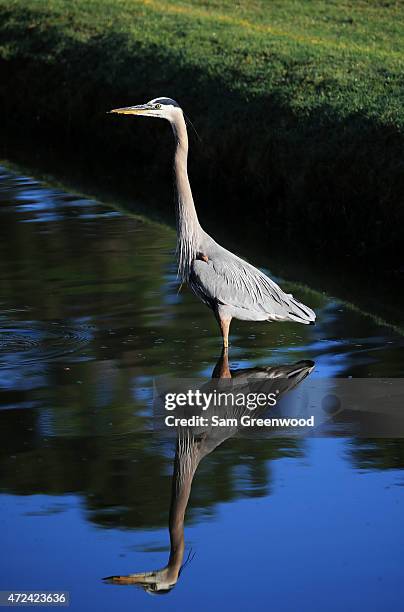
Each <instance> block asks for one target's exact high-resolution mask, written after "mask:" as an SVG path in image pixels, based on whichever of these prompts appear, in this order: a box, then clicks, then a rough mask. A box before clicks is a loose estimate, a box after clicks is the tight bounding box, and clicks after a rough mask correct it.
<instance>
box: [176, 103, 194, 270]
mask: <svg viewBox="0 0 404 612" xmlns="http://www.w3.org/2000/svg"><path fill="white" fill-rule="evenodd" d="M172 128H173V131H174V137H175V140H176V149H175V157H174V172H175V182H176V188H177V206H176V214H177V238H178V242H177V256H178V274H179V275H180V276H181V278H182V280H187V279H188V277H189V273H190V266H191V262H192V260H193V259H194V258H195V255H196V253H197V250H198V241H199V237H200V233H201V226H200V225H199V221H198V216H197V214H196V210H195V204H194V199H193V197H192V191H191V185H190V184H189V179H188V171H187V161H188V134H187V128H186V125H185V121H184V117H183V115H182V113H181V115H180V116H179V117H178V119H177V120H176V121H175V123H172Z"/></svg>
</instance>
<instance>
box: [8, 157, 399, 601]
mask: <svg viewBox="0 0 404 612" xmlns="http://www.w3.org/2000/svg"><path fill="white" fill-rule="evenodd" d="M0 217H1V226H0V238H1V240H0V256H1V257H0V288H1V293H0V308H1V310H0V508H1V510H0V513H1V514H0V521H1V527H2V550H3V551H6V554H3V555H2V556H1V563H0V566H1V567H0V588H1V589H9V588H11V589H46V590H54V589H66V590H69V591H70V592H71V596H72V604H71V609H73V610H80V611H81V610H88V609H97V610H111V609H119V610H129V609H134V608H135V609H140V610H149V609H152V608H156V607H160V608H164V609H167V610H176V611H177V610H182V609H185V608H191V609H194V610H202V609H203V610H206V608H207V607H208V608H210V609H212V610H216V609H226V607H229V608H231V609H234V610H245V609H247V608H249V607H252V606H255V607H258V609H260V608H261V607H262V608H264V609H272V608H273V609H274V610H277V612H278V611H283V610H284V611H285V612H289V611H291V612H295V610H299V611H304V610H310V611H313V610H358V609H366V610H370V611H375V612H376V611H379V610H382V609H383V610H384V609H390V610H400V609H402V600H403V595H404V587H403V580H402V573H403V570H402V567H403V559H404V534H403V529H402V525H403V520H402V516H403V503H404V444H403V443H402V441H401V440H373V441H366V440H357V439H354V438H348V437H346V436H341V437H336V438H332V437H327V438H321V439H320V438H318V439H316V438H313V439H303V440H302V439H300V440H293V439H285V440H282V441H279V440H274V439H269V440H257V439H229V440H227V441H225V442H224V443H223V444H222V445H221V446H219V447H218V448H217V449H216V450H214V452H212V453H211V454H209V455H208V456H207V457H205V458H204V459H203V460H202V461H201V463H200V465H199V467H198V469H197V471H196V475H195V478H194V481H193V485H192V493H191V497H190V501H189V505H188V509H187V515H186V517H187V519H186V523H185V541H186V555H185V558H186V556H187V554H188V552H189V551H190V550H192V554H193V553H195V556H194V558H193V559H192V561H191V562H190V563H188V564H187V566H186V567H185V568H184V570H183V572H182V574H181V576H180V579H179V581H178V583H177V585H176V586H175V588H174V589H173V590H172V591H171V592H170V593H169V594H167V595H163V596H160V597H158V596H153V597H152V596H150V595H148V594H147V593H145V592H144V591H143V590H141V589H139V588H136V587H134V586H115V585H106V584H103V583H102V581H101V578H102V577H103V576H107V575H111V574H127V573H131V572H139V571H146V570H152V569H156V568H161V567H163V566H164V565H165V563H166V561H167V558H168V554H169V538H168V530H167V524H168V511H169V504H170V490H171V489H170V488H171V474H172V468H173V454H174V449H173V445H170V444H165V443H162V442H160V441H159V440H158V439H156V437H155V436H154V435H153V434H151V433H150V428H149V423H150V398H151V387H152V384H153V379H154V377H155V376H159V375H162V374H164V375H165V374H167V373H169V374H170V375H172V376H180V377H186V376H199V375H205V376H208V377H209V376H210V375H211V373H212V369H213V367H214V365H215V363H216V360H217V358H218V356H219V340H218V338H217V330H216V324H215V322H214V320H213V317H211V314H210V313H209V312H208V310H207V309H205V308H204V307H203V306H202V305H201V304H199V303H198V302H197V301H196V300H195V299H194V298H193V296H192V295H190V294H189V293H188V292H187V291H181V292H180V293H178V285H177V282H176V279H175V265H174V263H173V248H174V235H173V232H172V231H171V230H168V229H167V228H165V227H163V226H159V225H156V224H150V223H148V222H146V221H145V220H143V219H140V218H136V217H127V216H125V215H124V214H122V213H119V212H117V211H115V210H113V209H110V208H107V207H106V206H103V205H100V204H98V203H97V202H95V201H93V200H86V199H85V198H82V197H81V196H75V195H74V194H66V193H65V192H63V191H62V190H61V189H53V188H52V187H44V186H43V185H41V184H40V183H38V182H36V181H35V180H34V179H31V178H29V177H19V176H17V175H15V174H13V173H11V172H9V171H7V170H6V169H4V168H3V169H2V173H1V175H0ZM293 291H294V289H293ZM297 291H299V289H297ZM301 292H303V293H300V297H302V298H303V299H304V300H305V301H307V303H309V304H310V305H312V306H313V307H315V308H316V310H317V312H318V314H319V322H318V324H317V325H316V326H315V327H310V328H306V327H303V326H297V325H293V324H292V325H288V324H286V325H284V326H282V325H265V324H255V325H253V324H251V325H250V324H243V323H236V324H235V325H234V329H233V332H234V333H233V336H232V347H231V359H230V361H231V366H232V367H233V368H241V369H242V368H247V367H256V366H258V365H260V366H266V365H270V364H271V365H272V364H278V365H279V364H288V363H293V362H295V361H299V360H301V359H311V360H314V361H315V363H316V369H315V371H314V372H313V373H312V374H311V376H312V377H313V378H314V377H318V378H321V377H331V376H341V377H348V376H353V377H361V378H366V377H387V376H388V377H398V376H401V364H402V358H403V342H402V338H401V336H399V335H398V334H397V333H396V332H394V331H392V330H391V329H389V328H386V327H383V326H381V325H380V324H379V323H378V321H377V320H376V319H372V318H369V317H364V316H362V315H361V313H360V312H358V311H353V310H350V309H349V307H348V306H347V305H345V304H342V303H340V302H338V300H336V299H334V298H327V297H326V296H323V295H321V294H313V292H310V291H309V290H308V291H307V295H304V290H301Z"/></svg>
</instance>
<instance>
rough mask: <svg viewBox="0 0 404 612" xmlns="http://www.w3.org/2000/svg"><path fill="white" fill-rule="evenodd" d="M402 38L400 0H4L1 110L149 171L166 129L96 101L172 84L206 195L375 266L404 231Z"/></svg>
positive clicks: (122, 169) (58, 139)
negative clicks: (195, 138) (192, 134)
mask: <svg viewBox="0 0 404 612" xmlns="http://www.w3.org/2000/svg"><path fill="white" fill-rule="evenodd" d="M403 39H404V4H403V2H393V1H392V2H388V1H365V0H357V1H350V2H348V1H346V0H334V1H331V0H329V1H326V0H306V1H304V0H301V1H299V0H278V1H276V0H274V1H271V2H269V1H265V0H246V1H243V2H233V1H230V0H217V1H214V0H209V1H208V0H207V1H205V2H203V1H197V0H188V1H179V0H71V1H70V2H68V3H67V2H64V1H63V0H46V1H45V0H14V1H9V0H8V1H7V2H6V1H5V0H0V77H1V79H2V88H1V92H0V104H1V113H2V116H3V118H4V117H6V118H7V120H8V123H9V125H10V126H11V127H12V129H13V130H17V129H19V128H21V127H22V128H23V129H24V130H25V129H27V128H30V130H33V129H34V132H32V131H31V134H32V133H34V134H35V138H39V139H41V140H52V141H53V143H54V145H55V146H56V147H60V148H62V147H63V148H65V149H67V150H68V151H70V152H72V153H73V154H74V153H75V152H77V154H79V152H78V151H77V150H78V149H80V150H81V151H80V154H81V155H83V159H84V161H85V160H86V151H88V152H89V154H88V155H87V158H88V156H89V155H90V153H91V155H92V156H94V155H96V156H98V155H100V156H101V155H102V156H107V158H108V159H109V161H110V166H111V167H112V166H114V165H115V166H117V167H118V170H117V171H116V172H117V173H116V174H115V176H120V177H121V178H123V177H124V176H125V177H127V176H131V175H132V173H133V172H134V165H135V164H136V166H137V168H138V170H137V172H138V174H145V173H147V172H150V165H153V166H154V167H153V176H154V178H155V177H156V172H157V171H158V170H159V169H161V171H162V172H161V175H162V176H163V175H164V176H165V174H166V173H167V168H168V166H169V164H168V163H167V159H168V158H169V157H170V146H169V145H170V144H171V141H170V139H169V137H168V136H167V135H166V134H164V137H163V136H162V131H161V125H158V126H156V125H153V126H152V125H151V123H153V122H146V121H144V122H139V123H137V124H136V125H134V123H133V120H130V119H129V120H126V121H125V120H122V119H121V118H119V119H118V120H116V119H111V118H110V117H107V116H106V115H105V111H106V110H108V109H109V108H111V107H114V106H116V105H125V104H127V103H132V104H133V103H138V102H142V101H145V100H147V99H150V98H152V97H155V96H158V95H169V96H171V97H174V98H176V99H178V100H179V102H180V103H181V104H182V106H183V107H184V109H185V110H186V112H187V113H188V114H189V115H190V117H191V118H192V121H193V123H194V124H195V125H196V127H197V130H198V132H199V134H200V135H201V138H202V144H201V145H200V146H198V148H197V150H195V147H194V149H193V152H192V158H191V174H192V177H193V180H194V182H195V186H196V189H197V190H198V189H199V190H200V191H201V193H202V194H203V195H204V196H205V197H206V200H205V199H204V202H205V201H206V204H205V203H204V206H209V202H211V206H212V207H214V208H215V210H217V209H218V208H220V210H221V212H222V216H223V218H224V219H226V218H229V217H231V216H233V217H234V216H237V219H238V223H239V226H240V227H247V226H248V227H254V226H257V227H258V226H260V227H261V231H262V227H265V235H266V236H267V239H268V243H269V244H273V243H275V242H279V241H280V240H279V237H281V242H282V243H283V245H284V247H286V248H290V246H291V245H295V246H296V245H297V246H299V248H300V247H302V246H304V247H306V248H309V249H315V250H316V252H317V251H318V252H321V253H324V254H327V256H328V258H329V259H328V260H330V259H337V258H339V257H340V256H341V255H348V256H350V257H351V259H354V260H357V259H358V258H361V257H365V258H366V259H367V261H373V262H374V261H376V260H380V259H381V258H383V257H389V256H390V257H391V255H392V253H395V254H397V249H401V245H402V241H403V237H404V236H403V235H404V230H403V227H404V223H403V221H404V214H403V201H402V200H403V193H404V179H403V175H404V172H403V171H404V164H403V144H404V139H403V133H404V108H403V100H404V79H403V68H404V53H403V45H402V41H403ZM155 123H158V122H155ZM146 124H147V125H146ZM111 172H112V170H111ZM212 194H220V206H219V207H218V206H217V199H216V201H213V196H212ZM208 195H209V197H207V196H208ZM401 252H402V250H401ZM393 265H394V266H395V265H399V264H398V263H397V259H395V260H394V264H393Z"/></svg>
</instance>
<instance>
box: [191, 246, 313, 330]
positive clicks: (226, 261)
mask: <svg viewBox="0 0 404 612" xmlns="http://www.w3.org/2000/svg"><path fill="white" fill-rule="evenodd" d="M190 283H191V287H192V289H193V290H194V291H195V292H196V293H197V294H198V295H199V296H200V297H201V298H202V299H203V300H204V301H205V302H206V303H208V304H210V305H212V302H214V303H219V304H226V305H229V306H233V307H235V308H241V309H246V310H248V311H250V312H255V313H257V314H258V315H261V314H262V315H266V317H264V318H268V319H269V320H274V321H276V320H278V321H282V320H288V319H289V320H294V321H299V322H300V323H310V322H312V321H314V320H315V318H316V317H315V314H314V312H313V311H312V310H311V309H310V308H308V307H307V306H304V305H303V304H301V303H300V302H298V301H297V300H295V298H294V297H293V296H292V295H291V294H289V293H284V291H282V289H281V288H280V287H279V286H278V285H277V284H276V283H275V282H274V281H273V280H271V279H270V278H269V277H268V276H266V274H264V273H263V272H261V271H260V270H258V269H257V268H254V266H252V265H251V264H249V263H247V262H246V261H244V260H243V259H240V258H239V257H237V256H236V255H233V254H232V253H230V252H229V251H226V250H225V249H223V254H221V253H220V252H219V253H215V254H213V255H212V257H208V261H206V262H205V261H202V260H195V261H194V262H193V264H192V274H191V278H190Z"/></svg>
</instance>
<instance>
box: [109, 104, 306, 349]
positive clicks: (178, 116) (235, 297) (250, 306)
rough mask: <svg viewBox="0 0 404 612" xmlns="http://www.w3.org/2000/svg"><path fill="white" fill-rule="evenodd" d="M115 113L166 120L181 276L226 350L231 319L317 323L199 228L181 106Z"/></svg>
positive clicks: (303, 308)
mask: <svg viewBox="0 0 404 612" xmlns="http://www.w3.org/2000/svg"><path fill="white" fill-rule="evenodd" d="M112 112H117V113H123V114H138V115H139V114H140V115H144V116H151V117H160V118H163V119H167V120H168V121H169V122H170V124H171V126H172V129H173V132H174V137H175V142H176V149H175V156H174V172H175V182H176V189H177V204H176V216H177V259H178V275H179V277H180V279H181V281H182V282H188V284H189V285H190V287H191V289H192V290H193V291H194V293H195V294H196V295H197V296H198V297H199V298H200V299H201V300H202V301H203V302H204V303H205V304H207V305H208V306H209V307H210V308H212V310H213V311H214V312H215V314H216V317H217V318H218V320H219V323H220V325H221V330H222V334H223V338H224V342H225V346H226V345H227V335H228V326H229V324H230V321H231V319H232V318H236V319H242V320H252V321H265V320H266V321H297V322H299V323H304V324H308V323H312V322H314V320H315V318H316V315H315V313H314V312H313V310H311V308H309V307H307V306H305V305H304V304H301V303H300V302H299V301H298V300H296V299H295V298H294V297H293V296H292V295H291V294H289V293H285V292H284V291H282V289H281V288H280V287H279V286H278V285H277V284H276V283H275V282H274V281H273V280H271V279H270V278H269V277H268V276H267V275H266V274H264V273H263V272H262V271H261V270H259V269H257V268H255V267H254V266H252V265H251V264H249V263H247V262H246V261H244V260H243V259H241V258H240V257H238V256H237V255H234V253H231V252H230V251H228V250H227V249H225V248H223V247H222V246H220V245H219V244H217V242H215V240H213V238H211V237H210V236H209V235H208V234H207V233H206V232H205V231H204V230H203V229H202V228H201V226H200V224H199V220H198V216H197V213H196V210H195V205H194V200H193V196H192V191H191V186H190V183H189V179H188V171H187V161H188V134H187V128H186V125H185V120H184V114H183V112H182V110H181V108H180V106H179V105H178V103H177V102H175V100H172V99H171V98H166V97H161V98H155V99H154V100H151V101H150V102H148V103H147V104H144V105H141V106H133V107H126V108H122V109H116V110H115V111H112ZM222 323H223V325H222Z"/></svg>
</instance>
